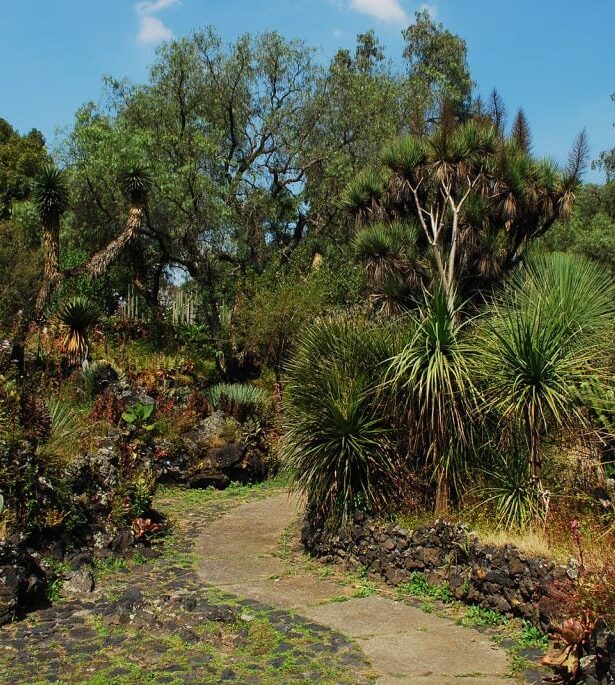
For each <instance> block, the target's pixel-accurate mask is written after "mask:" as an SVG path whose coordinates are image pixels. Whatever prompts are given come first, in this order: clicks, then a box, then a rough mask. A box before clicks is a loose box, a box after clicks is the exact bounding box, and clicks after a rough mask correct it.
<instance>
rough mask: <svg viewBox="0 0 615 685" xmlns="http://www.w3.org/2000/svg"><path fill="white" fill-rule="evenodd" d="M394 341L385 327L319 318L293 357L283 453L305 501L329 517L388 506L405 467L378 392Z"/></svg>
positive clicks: (286, 399)
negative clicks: (321, 319)
mask: <svg viewBox="0 0 615 685" xmlns="http://www.w3.org/2000/svg"><path fill="white" fill-rule="evenodd" d="M395 343H396V336H395V335H394V333H393V331H392V329H391V328H390V327H385V326H379V325H376V324H374V323H369V322H367V321H364V320H362V319H350V318H337V319H331V320H326V321H319V322H317V323H316V324H314V325H313V326H312V327H311V328H310V329H308V330H307V331H306V333H305V334H304V336H303V338H302V339H301V341H300V342H299V345H298V349H297V352H296V354H295V357H294V359H293V361H292V362H291V364H290V367H289V380H288V385H287V391H286V397H285V404H286V410H287V419H288V430H287V433H286V435H285V436H284V438H283V443H282V446H281V455H282V459H283V461H284V464H285V467H286V469H287V470H288V472H289V474H290V476H291V479H292V481H293V482H294V485H295V487H296V488H299V489H301V490H304V491H305V492H306V494H307V497H308V502H309V504H310V505H311V506H313V507H316V508H317V509H318V510H319V512H320V513H321V514H322V515H323V516H324V517H325V518H327V519H330V520H332V521H334V522H340V521H344V520H345V519H346V518H347V516H348V515H349V514H350V513H351V512H352V511H354V510H356V509H358V508H367V509H370V510H373V511H385V510H387V509H388V508H389V507H390V506H391V505H392V504H393V502H394V501H395V498H396V496H398V495H399V493H400V487H401V483H402V481H403V475H404V468H403V465H402V460H401V459H400V457H399V454H398V451H397V449H396V440H395V431H394V428H393V427H392V425H391V423H390V422H388V421H387V420H386V419H385V418H383V412H382V410H381V409H382V408H381V401H382V398H381V397H380V394H379V388H380V386H381V382H382V373H383V369H384V362H385V361H386V360H387V359H388V358H390V356H391V355H392V353H393V352H394V350H395Z"/></svg>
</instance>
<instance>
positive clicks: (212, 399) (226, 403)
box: [205, 383, 269, 421]
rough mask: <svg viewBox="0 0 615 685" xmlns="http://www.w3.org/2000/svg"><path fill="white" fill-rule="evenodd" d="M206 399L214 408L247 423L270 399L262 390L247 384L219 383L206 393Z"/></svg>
mask: <svg viewBox="0 0 615 685" xmlns="http://www.w3.org/2000/svg"><path fill="white" fill-rule="evenodd" d="M205 397H206V399H207V401H208V402H209V404H211V405H212V406H213V407H215V408H216V409H223V410H224V411H225V412H226V413H227V414H230V415H231V416H234V417H235V418H236V419H237V420H239V421H245V420H246V418H247V417H248V416H249V415H250V414H251V413H254V412H255V411H256V410H257V409H258V408H260V407H263V406H264V405H265V404H266V403H267V401H268V399H269V397H268V395H267V393H266V392H265V391H264V390H263V389H262V388H257V387H256V386H254V385H248V384H247V383H218V384H217V385H212V386H211V387H210V388H208V389H207V390H206V391H205Z"/></svg>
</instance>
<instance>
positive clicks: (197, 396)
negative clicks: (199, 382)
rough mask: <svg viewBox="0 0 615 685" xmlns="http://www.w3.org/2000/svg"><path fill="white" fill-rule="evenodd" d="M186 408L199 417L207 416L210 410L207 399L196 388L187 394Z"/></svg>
mask: <svg viewBox="0 0 615 685" xmlns="http://www.w3.org/2000/svg"><path fill="white" fill-rule="evenodd" d="M186 409H187V410H188V411H191V412H194V413H195V414H196V415H197V416H198V417H199V418H206V417H207V416H209V414H210V411H211V407H210V406H209V402H208V401H207V399H206V397H205V395H203V394H202V393H200V392H199V391H198V390H193V391H192V392H191V393H190V395H189V396H188V401H187V402H186Z"/></svg>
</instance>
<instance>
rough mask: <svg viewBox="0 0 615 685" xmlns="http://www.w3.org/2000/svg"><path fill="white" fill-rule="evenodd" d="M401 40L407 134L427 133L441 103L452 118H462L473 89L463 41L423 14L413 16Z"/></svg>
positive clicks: (437, 115) (426, 13) (417, 13)
mask: <svg viewBox="0 0 615 685" xmlns="http://www.w3.org/2000/svg"><path fill="white" fill-rule="evenodd" d="M403 38H404V41H405V47H404V52H403V56H404V58H405V60H406V63H407V65H408V77H407V83H406V88H407V100H406V102H407V105H406V108H407V116H408V121H409V122H410V126H411V132H412V133H417V134H422V133H425V132H427V131H429V130H430V129H431V127H432V126H434V125H435V124H436V123H437V121H438V117H439V113H440V111H441V109H442V106H443V105H444V103H448V105H449V106H450V107H451V108H452V111H453V113H454V114H455V116H458V117H463V116H465V115H466V114H467V112H468V110H469V106H470V96H471V93H472V85H473V84H472V79H471V77H470V70H469V67H468V63H467V56H466V53H467V50H466V44H465V41H464V40H463V39H462V38H460V37H459V36H456V35H454V34H453V33H451V32H450V31H448V30H447V29H445V28H444V26H443V25H442V24H437V23H435V22H434V21H433V20H432V18H431V17H430V15H429V12H428V11H427V10H421V11H418V12H416V18H415V21H414V23H413V24H411V25H410V26H409V27H408V28H407V29H405V31H404V32H403Z"/></svg>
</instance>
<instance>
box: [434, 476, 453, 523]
mask: <svg viewBox="0 0 615 685" xmlns="http://www.w3.org/2000/svg"><path fill="white" fill-rule="evenodd" d="M450 490H451V488H450V482H449V478H448V473H447V472H446V469H440V470H439V473H438V484H437V486H436V514H438V516H443V515H446V514H448V511H449V500H450Z"/></svg>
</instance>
